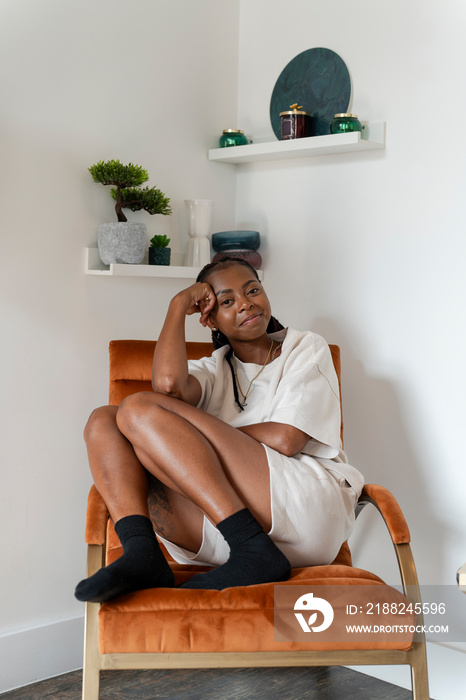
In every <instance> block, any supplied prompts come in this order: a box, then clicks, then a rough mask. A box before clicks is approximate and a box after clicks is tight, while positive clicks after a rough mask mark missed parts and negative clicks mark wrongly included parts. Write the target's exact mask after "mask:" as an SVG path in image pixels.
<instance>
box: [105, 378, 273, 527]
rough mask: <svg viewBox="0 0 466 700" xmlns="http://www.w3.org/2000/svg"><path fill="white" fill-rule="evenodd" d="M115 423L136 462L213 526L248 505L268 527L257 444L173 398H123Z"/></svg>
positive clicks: (266, 481)
mask: <svg viewBox="0 0 466 700" xmlns="http://www.w3.org/2000/svg"><path fill="white" fill-rule="evenodd" d="M117 425H118V427H119V429H120V431H121V432H122V433H123V435H125V436H126V438H127V439H128V441H129V442H130V443H131V444H132V446H133V448H134V451H135V454H136V455H137V457H138V459H139V460H140V462H141V464H143V465H144V467H145V468H146V469H147V470H148V471H149V472H150V473H151V474H153V475H154V476H155V477H156V478H157V479H158V480H159V481H161V482H162V483H163V484H165V485H166V486H168V487H169V488H170V489H171V490H173V491H175V492H177V493H178V494H180V495H182V496H184V497H185V498H186V499H188V500H189V501H191V502H192V503H195V504H196V505H197V506H198V507H199V508H200V509H201V510H202V512H203V513H205V514H206V515H207V517H208V518H209V519H210V520H211V521H212V522H213V523H214V524H217V523H218V522H220V521H221V520H223V519H225V518H226V517H228V516H229V515H231V514H232V513H235V512H236V511H238V510H239V509H240V508H244V507H245V506H246V507H248V508H249V509H250V510H251V512H252V513H253V514H254V516H255V517H256V518H257V519H258V520H259V521H260V522H261V524H262V525H263V527H264V528H265V529H270V525H271V513H270V475H269V467H268V462H267V456H266V452H265V450H264V448H263V446H262V445H261V444H260V443H259V442H257V441H256V440H254V439H253V438H251V437H250V436H249V435H246V434H245V433H242V432H240V431H239V430H236V429H235V428H232V427H231V426H229V425H227V424H226V423H224V422H223V421H221V420H219V419H218V418H215V416H211V415H209V414H207V413H204V412H203V411H200V410H199V409H197V408H194V407H193V406H191V405H189V404H186V403H184V402H182V401H179V400H178V399H174V398H172V397H170V396H164V395H162V394H154V393H150V392H142V393H139V394H132V395H131V396H128V398H126V399H125V400H124V401H123V403H122V404H121V406H120V408H119V409H118V413H117Z"/></svg>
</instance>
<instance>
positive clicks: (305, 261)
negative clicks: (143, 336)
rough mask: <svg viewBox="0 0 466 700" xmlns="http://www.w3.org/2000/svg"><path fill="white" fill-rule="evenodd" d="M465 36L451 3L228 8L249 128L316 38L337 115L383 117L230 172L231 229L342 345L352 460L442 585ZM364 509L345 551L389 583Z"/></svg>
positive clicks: (365, 1)
mask: <svg viewBox="0 0 466 700" xmlns="http://www.w3.org/2000/svg"><path fill="white" fill-rule="evenodd" d="M465 30H466V6H465V4H464V2H463V1H462V0H449V1H447V2H442V3H438V2H436V1H435V0H413V1H412V2H404V1H403V0H379V1H378V2H374V1H373V0H356V1H355V2H351V3H349V2H347V1H346V0H335V1H334V2H332V3H323V2H316V1H309V0H295V2H293V3H291V4H284V3H283V2H279V1H278V0H249V1H248V2H243V3H242V4H241V23H240V78H239V85H240V90H239V119H238V124H239V127H240V128H243V129H245V130H246V132H247V133H248V135H249V136H251V137H252V138H253V139H256V138H257V139H260V140H270V139H273V133H272V130H271V126H270V121H269V105H270V96H271V94H272V90H273V87H274V85H275V81H276V80H277V78H278V76H279V74H280V72H281V71H282V69H283V68H284V67H285V65H286V64H287V63H288V62H289V61H290V60H291V59H292V58H294V56H296V55H297V54H298V53H300V52H301V51H304V50H306V49H309V48H312V47H318V46H323V47H327V48H330V49H332V50H334V51H336V52H337V53H338V54H339V55H340V56H341V57H342V58H343V60H344V61H345V62H346V64H347V66H348V68H349V71H350V74H351V78H352V83H353V100H352V105H351V111H353V112H355V113H356V114H358V115H359V116H360V118H361V119H364V120H370V121H375V122H377V121H386V122H387V148H386V150H385V151H378V152H368V153H365V154H354V155H344V156H343V155H342V156H326V157H321V158H318V159H306V160H301V161H300V160H297V161H289V162H284V161H281V162H278V163H265V164H255V165H245V166H240V168H239V174H238V184H237V187H238V191H237V192H238V193H237V223H238V227H239V228H241V227H245V228H248V227H251V228H254V227H256V226H257V227H258V229H259V230H260V231H261V233H262V234H263V237H264V245H263V251H264V252H265V254H264V257H265V264H264V268H265V270H266V277H265V279H264V282H265V284H266V287H267V290H268V292H269V295H270V296H271V298H272V302H273V308H274V309H275V311H276V315H277V316H278V317H279V318H280V319H281V320H282V322H285V323H287V324H290V325H293V326H297V327H300V328H305V327H311V328H312V329H314V330H315V331H317V332H320V333H321V334H322V335H324V336H325V337H326V339H327V340H328V341H329V342H333V343H337V344H339V345H340V346H341V348H342V362H343V406H344V418H345V436H346V442H345V446H346V449H347V452H348V455H349V458H350V461H351V462H352V463H353V464H354V465H355V466H357V467H359V468H360V469H361V471H362V472H363V473H364V475H365V477H366V480H367V481H368V482H376V483H382V484H384V485H385V486H387V487H388V488H389V489H391V490H392V491H393V493H394V494H395V495H396V497H397V499H398V500H399V502H400V504H401V506H402V508H403V510H404V512H405V515H406V517H407V519H408V522H409V526H410V529H411V533H412V547H413V551H414V555H415V559H416V562H417V567H418V573H419V576H420V579H421V582H422V583H424V584H427V583H439V584H452V585H454V584H455V574H456V570H457V569H458V567H459V566H461V565H462V564H463V563H464V562H465V561H466V548H465V544H466V521H465V517H464V514H465V493H466V471H465V470H464V468H463V463H462V457H461V449H462V442H463V433H464V419H465V415H466V412H465V391H464V387H465V384H466V382H465V379H466V377H465V362H464V357H465V355H466V352H465V351H466V348H465V330H464V323H463V317H464V306H465V304H466V293H465V292H466V289H465V274H464V259H465V255H466V243H465V218H466V217H465V214H466V212H465V203H464V202H465V199H464V191H465V187H466V167H465V165H466V159H465V149H464V137H463V127H462V125H461V122H462V120H463V117H462V115H463V114H464V113H465V108H466V93H465V90H464V85H465V83H466V46H465V43H464V33H465ZM362 517H363V518H365V519H366V520H368V521H369V523H372V522H373V523H374V525H373V528H374V529H373V536H372V537H371V540H370V541H369V543H368V544H363V542H362V541H361V538H360V536H359V532H360V531H359V529H357V530H356V533H355V536H354V537H353V542H352V548H353V553H354V555H355V559H356V560H357V562H358V564H359V565H361V566H363V567H366V568H371V569H372V570H375V571H377V572H379V574H380V575H381V576H383V577H384V578H385V579H386V580H387V581H388V582H391V583H394V582H398V580H399V579H398V576H397V567H396V564H395V562H394V557H393V554H392V551H391V545H390V544H389V542H388V539H386V535H385V532H384V528H383V526H380V527H379V526H377V525H376V524H375V523H376V519H375V518H374V517H372V515H370V514H369V513H364V514H363V516H362ZM381 537H383V538H384V542H385V544H384V546H381V545H380V539H379V538H381ZM386 557H388V558H389V560H390V563H386ZM464 603H465V604H466V600H465V601H464ZM465 639H466V635H465ZM434 697H436V698H438V697H439V696H437V695H435V694H434Z"/></svg>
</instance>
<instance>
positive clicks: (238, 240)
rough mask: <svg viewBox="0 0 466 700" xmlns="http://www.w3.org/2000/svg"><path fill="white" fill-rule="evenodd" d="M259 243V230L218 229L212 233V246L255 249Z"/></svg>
mask: <svg viewBox="0 0 466 700" xmlns="http://www.w3.org/2000/svg"><path fill="white" fill-rule="evenodd" d="M260 243H261V237H260V233H259V231H219V232H218V233H213V234H212V247H213V249H214V250H215V251H216V252H217V253H221V252H223V251H224V250H257V249H258V248H259V246H260Z"/></svg>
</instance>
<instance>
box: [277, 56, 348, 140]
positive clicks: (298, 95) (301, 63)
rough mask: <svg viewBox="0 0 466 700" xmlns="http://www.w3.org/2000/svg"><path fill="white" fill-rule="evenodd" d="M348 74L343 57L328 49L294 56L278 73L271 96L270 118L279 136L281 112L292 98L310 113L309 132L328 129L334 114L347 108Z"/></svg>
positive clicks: (323, 132) (291, 101)
mask: <svg viewBox="0 0 466 700" xmlns="http://www.w3.org/2000/svg"><path fill="white" fill-rule="evenodd" d="M350 99H351V78H350V74H349V71H348V68H347V67H346V64H345V62H344V61H343V59H342V58H341V57H340V56H339V55H338V54H337V53H335V51H331V50H330V49H325V48H315V49H308V50H307V51H303V52H302V53H300V54H298V55H297V56H295V58H293V59H292V60H291V61H290V62H289V63H288V65H287V66H285V68H284V69H283V70H282V72H281V73H280V75H279V77H278V80H277V82H276V83H275V87H274V89H273V92H272V98H271V100H270V121H271V123H272V129H273V131H274V133H275V136H276V137H277V139H280V138H281V120H280V112H285V111H287V110H289V109H290V105H292V104H294V103H295V102H297V103H298V105H299V106H300V107H301V105H302V108H303V110H304V111H306V112H308V113H309V114H310V115H311V119H310V122H311V131H310V134H309V135H312V136H320V135H322V134H329V133H330V123H331V122H332V120H333V117H334V116H335V114H340V113H342V112H347V111H348V106H349V104H350Z"/></svg>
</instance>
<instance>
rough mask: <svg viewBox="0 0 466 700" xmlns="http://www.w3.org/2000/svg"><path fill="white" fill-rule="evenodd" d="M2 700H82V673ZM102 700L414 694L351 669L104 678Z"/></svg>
mask: <svg viewBox="0 0 466 700" xmlns="http://www.w3.org/2000/svg"><path fill="white" fill-rule="evenodd" d="M0 698H1V700H50V698H54V700H81V671H74V672H73V673H66V674H65V675H63V676H58V677H57V678H51V679H49V680H46V681H41V682H40V683H35V684H34V685H29V686H26V687H24V688H20V689H19V690H12V691H9V692H7V693H2V694H0ZM100 698H101V700H156V699H158V698H160V699H161V700H162V699H163V700H353V699H356V698H357V700H411V698H412V694H411V691H410V690H405V689H404V688H399V687H398V686H396V685H391V684H390V683H384V682H383V681H379V680H377V679H375V678H371V677H370V676H366V675H365V674H363V673H358V672H357V671H352V670H350V669H347V668H341V667H332V668H321V667H318V668H279V669H275V668H247V669H240V668H238V669H194V670H192V669H190V670H184V669H183V670H162V671H160V670H156V671H110V672H109V671H107V672H105V671H104V672H102V673H101V688H100Z"/></svg>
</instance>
